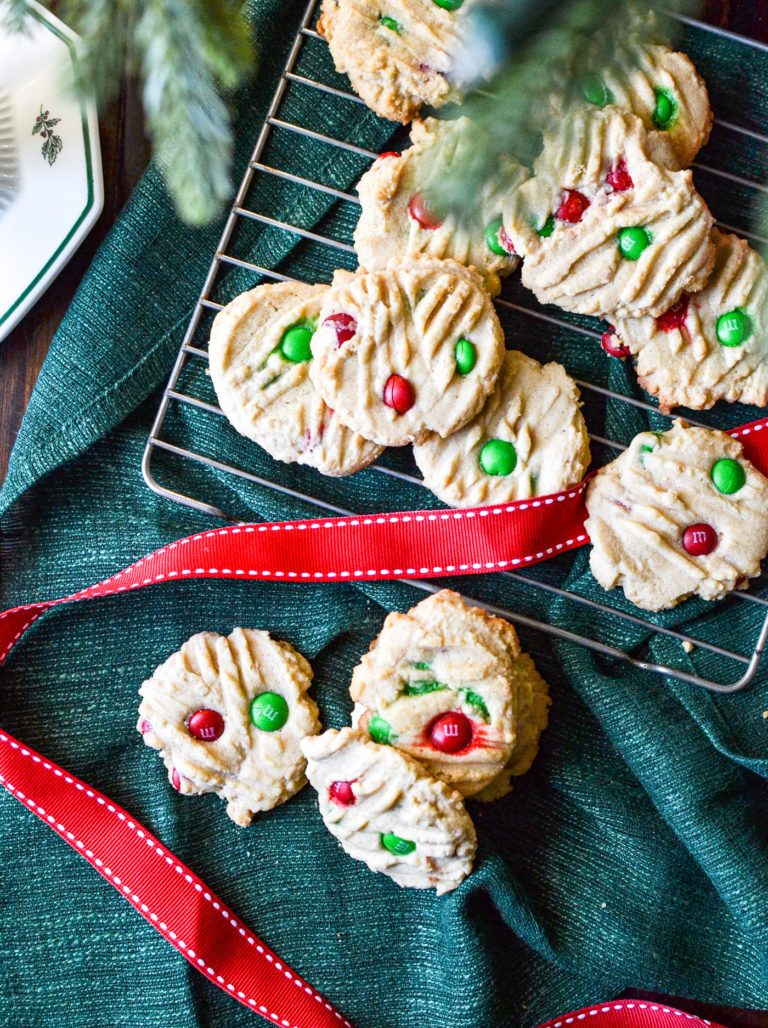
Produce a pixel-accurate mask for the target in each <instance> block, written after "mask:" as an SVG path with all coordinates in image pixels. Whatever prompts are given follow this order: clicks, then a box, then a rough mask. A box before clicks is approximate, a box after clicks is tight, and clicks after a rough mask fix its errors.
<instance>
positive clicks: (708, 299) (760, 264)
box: [612, 229, 768, 412]
mask: <svg viewBox="0 0 768 1028" xmlns="http://www.w3.org/2000/svg"><path fill="white" fill-rule="evenodd" d="M712 240H713V242H714V244H715V266H714V268H713V269H712V273H711V274H710V276H709V278H708V279H707V282H706V284H705V286H704V288H703V289H700V290H699V291H698V292H697V293H693V294H691V295H688V294H685V295H684V296H683V297H681V299H680V300H679V301H678V302H677V303H676V304H675V305H674V306H673V307H672V308H670V309H669V310H667V311H665V312H664V313H663V314H662V315H660V316H659V317H658V318H652V317H645V318H632V319H616V321H615V322H614V324H613V326H612V332H613V333H614V336H615V339H616V340H618V341H620V343H621V344H622V345H624V346H625V347H626V348H627V349H628V350H629V352H630V353H631V354H632V355H633V356H634V357H635V359H636V361H637V374H638V378H639V380H640V384H641V385H642V386H643V388H644V389H646V390H647V391H648V392H649V393H652V394H653V395H654V396H657V397H658V399H659V406H660V407H661V409H662V410H663V411H665V412H668V411H669V410H670V409H671V408H672V407H677V406H683V407H690V408H692V409H694V410H703V409H705V408H707V407H711V406H712V405H713V404H714V403H716V402H717V401H718V400H726V401H728V402H729V403H734V402H737V401H738V402H739V403H752V404H756V405H757V406H760V407H764V406H766V404H768V268H766V264H765V261H764V260H763V258H762V257H761V256H760V254H758V253H756V252H755V251H754V250H753V249H752V248H751V247H750V246H749V244H748V243H747V242H746V241H745V240H744V239H739V237H738V236H735V235H731V234H728V233H724V232H720V231H719V230H718V229H713V230H712Z"/></svg>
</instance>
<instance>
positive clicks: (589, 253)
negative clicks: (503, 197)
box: [503, 108, 714, 319]
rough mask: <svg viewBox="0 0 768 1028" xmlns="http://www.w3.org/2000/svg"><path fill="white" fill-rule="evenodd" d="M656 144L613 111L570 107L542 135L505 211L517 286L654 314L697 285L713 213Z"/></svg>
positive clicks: (576, 305) (564, 301) (624, 312)
mask: <svg viewBox="0 0 768 1028" xmlns="http://www.w3.org/2000/svg"><path fill="white" fill-rule="evenodd" d="M660 145H661V144H659V143H657V144H655V145H654V146H653V147H652V146H651V143H650V140H649V137H648V135H647V133H646V131H645V129H644V128H643V124H642V122H641V121H640V119H639V118H637V117H635V116H634V115H632V114H623V113H621V112H619V111H617V110H605V111H588V110H581V109H578V108H577V109H574V110H573V111H571V112H570V113H569V116H568V118H563V119H559V120H558V121H557V122H556V123H555V124H553V125H552V126H551V127H550V129H549V130H548V131H547V132H546V133H545V134H544V145H543V149H542V152H541V154H540V155H539V157H538V158H537V159H536V162H535V164H534V169H533V170H534V174H533V176H532V177H531V178H530V179H529V180H528V181H527V182H525V183H524V184H523V185H522V186H520V187H519V188H518V189H516V190H515V191H514V192H513V193H512V194H511V195H510V197H509V198H508V201H507V202H506V203H505V205H504V211H503V223H504V229H505V231H506V233H507V235H508V236H509V237H510V239H511V240H512V244H513V245H514V247H515V250H516V251H517V252H518V253H519V254H520V255H521V257H522V258H523V271H522V280H523V284H524V285H526V286H528V287H529V288H530V289H532V290H533V292H534V293H535V294H536V296H537V297H538V299H539V300H540V301H541V302H542V303H554V304H557V305H558V306H560V307H562V308H563V309H565V310H570V311H574V312H576V313H579V314H595V315H601V316H605V317H610V318H611V319H613V318H615V317H625V318H626V317H640V316H643V315H650V316H652V317H656V316H658V315H660V314H662V313H663V312H664V311H665V310H667V309H668V308H669V307H671V306H672V304H674V303H676V302H677V300H678V299H679V298H680V295H681V293H682V292H683V291H688V292H693V291H695V290H697V289H700V288H701V287H702V286H703V285H704V283H705V282H706V280H707V277H708V275H709V273H710V271H711V269H712V264H713V262H714V246H713V244H712V242H711V240H710V238H709V232H710V229H711V227H712V215H711V214H710V213H709V210H708V209H707V206H706V204H705V203H704V201H703V200H702V199H701V197H700V196H699V195H698V193H697V192H696V190H695V189H694V187H693V181H692V178H691V173H690V172H689V171H676V170H672V168H670V167H665V166H663V165H662V164H660V163H658V161H659V147H660ZM668 145H669V144H668ZM669 163H671V164H672V165H673V166H674V159H673V158H672V157H670V160H669Z"/></svg>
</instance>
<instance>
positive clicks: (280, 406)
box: [208, 282, 381, 476]
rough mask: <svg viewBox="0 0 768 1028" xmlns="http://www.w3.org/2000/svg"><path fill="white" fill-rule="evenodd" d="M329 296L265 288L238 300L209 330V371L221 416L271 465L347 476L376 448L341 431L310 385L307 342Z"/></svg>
mask: <svg viewBox="0 0 768 1028" xmlns="http://www.w3.org/2000/svg"><path fill="white" fill-rule="evenodd" d="M327 290H328V287H327V286H323V285H307V284H306V283H304V282H270V283H266V284H263V285H260V286H256V288H255V289H251V290H250V291H249V292H247V293H242V294H241V295H240V296H237V297H235V299H234V300H232V301H231V303H228V304H227V305H226V307H224V308H223V310H221V311H219V313H218V314H217V315H216V318H215V320H214V322H213V327H212V329H211V339H210V344H209V347H208V357H209V367H210V372H211V381H212V382H213V386H214V388H215V390H216V395H217V397H218V399H219V403H220V404H221V409H222V410H223V411H224V413H225V414H226V416H227V418H228V420H229V421H230V423H231V424H232V425H233V427H234V428H235V429H237V431H238V432H240V433H241V435H244V436H246V437H247V438H248V439H253V440H254V442H256V443H258V444H259V445H260V446H262V447H263V448H264V449H265V450H266V451H267V452H268V453H269V454H270V455H271V456H272V457H274V458H275V459H276V460H282V461H285V462H286V463H293V462H294V461H295V462H296V463H298V464H306V465H309V466H310V467H313V468H317V470H318V471H320V472H322V473H323V474H324V475H333V476H340V475H351V474H352V473H353V472H355V471H359V470H360V468H364V467H366V465H368V464H370V463H371V462H372V461H374V460H375V459H376V457H378V455H379V454H380V453H381V447H379V446H376V445H375V444H373V443H371V442H369V441H368V440H367V439H363V438H362V436H360V435H357V434H356V433H355V432H351V431H350V430H349V429H348V428H347V427H346V426H344V425H343V424H342V423H341V422H340V421H339V419H338V418H337V417H335V415H334V412H333V410H332V409H331V408H330V407H329V406H328V405H327V404H326V403H324V402H323V398H322V397H321V396H320V394H319V393H318V391H317V390H316V389H315V387H314V386H313V385H312V381H311V379H310V377H309V365H310V362H311V360H312V351H311V349H310V342H311V339H312V334H313V332H314V331H315V327H316V325H317V319H318V316H319V314H320V307H321V305H322V301H323V297H324V296H325V294H326V292H327ZM340 331H342V332H343V327H341V328H340Z"/></svg>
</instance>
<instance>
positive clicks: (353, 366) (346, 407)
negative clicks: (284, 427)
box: [309, 257, 504, 446]
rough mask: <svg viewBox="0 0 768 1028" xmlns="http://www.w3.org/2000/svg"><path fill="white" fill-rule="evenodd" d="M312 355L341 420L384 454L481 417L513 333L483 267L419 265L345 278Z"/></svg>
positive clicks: (329, 296) (318, 379) (326, 310)
mask: <svg viewBox="0 0 768 1028" xmlns="http://www.w3.org/2000/svg"><path fill="white" fill-rule="evenodd" d="M463 343H466V344H467V345H466V346H463ZM460 345H461V346H462V349H461V353H462V355H463V356H462V360H461V361H460V362H457V358H456V352H457V347H460ZM470 348H471V349H470ZM464 351H466V353H465V352H464ZM312 353H313V355H314V358H313V360H312V362H311V364H310V371H309V373H310V376H311V378H312V381H313V383H314V384H315V386H316V387H317V389H318V391H319V392H320V394H321V395H322V397H323V399H324V400H325V402H326V403H327V404H328V406H329V407H331V408H332V409H333V411H334V412H335V417H337V418H338V419H339V420H340V421H341V422H342V423H343V424H345V425H348V426H349V428H350V429H352V430H353V431H355V432H357V433H359V434H360V435H362V436H364V437H365V438H366V439H371V440H373V441H374V442H376V443H379V444H380V445H382V446H404V445H405V444H406V443H410V442H414V441H418V440H420V439H423V438H424V437H425V436H426V435H427V434H428V433H430V432H437V433H438V434H439V435H441V436H447V435H450V433H451V432H455V431H456V430H457V429H458V428H461V426H462V425H464V424H465V423H466V422H467V421H469V420H470V419H471V418H472V417H474V415H475V414H476V413H477V412H478V410H479V409H480V408H481V407H482V405H483V402H484V401H485V398H486V396H487V395H488V394H489V393H490V392H491V390H492V389H493V386H494V384H495V382H496V377H497V376H498V373H499V369H500V368H501V362H502V359H503V357H504V333H503V331H502V328H501V324H500V323H499V319H498V316H497V314H496V311H495V309H494V306H493V303H492V302H491V299H490V297H489V295H488V293H487V292H486V291H485V289H484V288H483V283H482V279H481V278H480V276H479V275H478V274H477V272H476V271H475V270H474V269H473V268H466V267H464V266H463V265H462V264H458V263H457V262H456V261H449V260H436V259H434V258H431V257H410V258H404V259H402V260H397V261H391V262H390V263H389V264H388V265H387V267H386V268H384V269H382V270H380V271H365V270H362V269H361V270H360V271H359V272H358V273H357V274H355V275H350V274H349V273H337V274H336V276H335V277H334V282H333V285H332V287H331V288H330V290H329V291H328V292H327V293H326V295H325V296H324V298H323V301H322V308H321V311H320V319H319V323H318V327H317V331H316V332H315V334H314V337H313V339H312ZM470 355H471V358H472V359H471V361H470V360H469V357H470ZM470 363H471V365H472V366H471V368H470V367H469V364H470ZM462 367H463V368H464V370H463V371H462Z"/></svg>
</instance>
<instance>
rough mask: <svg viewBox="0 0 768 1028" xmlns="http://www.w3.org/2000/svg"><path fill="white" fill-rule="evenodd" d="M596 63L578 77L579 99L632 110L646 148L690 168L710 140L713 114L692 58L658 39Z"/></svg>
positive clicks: (596, 106)
mask: <svg viewBox="0 0 768 1028" xmlns="http://www.w3.org/2000/svg"><path fill="white" fill-rule="evenodd" d="M587 63H588V59H587ZM598 67H599V72H591V73H590V72H588V73H586V74H585V75H583V76H581V77H580V78H579V79H578V80H577V83H576V95H577V96H578V98H579V100H580V101H581V102H582V103H583V104H586V105H588V106H590V107H592V108H594V109H600V110H602V109H603V108H612V107H617V108H620V109H622V110H625V111H628V112H630V113H631V114H635V115H637V117H639V118H640V120H641V121H642V122H643V125H644V126H645V129H646V131H647V132H648V134H649V144H650V148H651V152H652V153H655V154H656V156H657V157H658V158H659V159H660V160H663V161H666V162H667V163H670V165H671V166H672V167H677V168H687V167H689V166H690V165H691V164H692V163H693V161H694V159H695V157H696V154H697V153H698V152H699V150H701V148H702V147H703V146H704V145H705V144H706V142H707V140H708V139H709V134H710V132H711V130H712V118H713V116H712V109H711V108H710V106H709V95H708V93H707V87H706V84H705V83H704V80H703V79H702V78H701V76H700V75H699V73H698V72H697V71H696V68H695V67H694V65H693V62H692V61H691V59H690V58H689V57H688V56H687V55H686V54H682V53H678V52H676V51H674V50H670V49H669V47H666V46H660V45H657V44H649V45H647V46H638V47H632V46H627V45H624V46H623V47H621V49H620V50H618V51H616V52H614V54H613V55H612V60H611V63H610V64H609V65H608V66H607V67H605V66H600V65H598ZM666 140H668V141H669V142H670V143H671V149H672V154H673V156H674V160H673V161H670V155H669V151H668V150H667V149H666V147H665V146H664V143H665V141H666Z"/></svg>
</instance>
